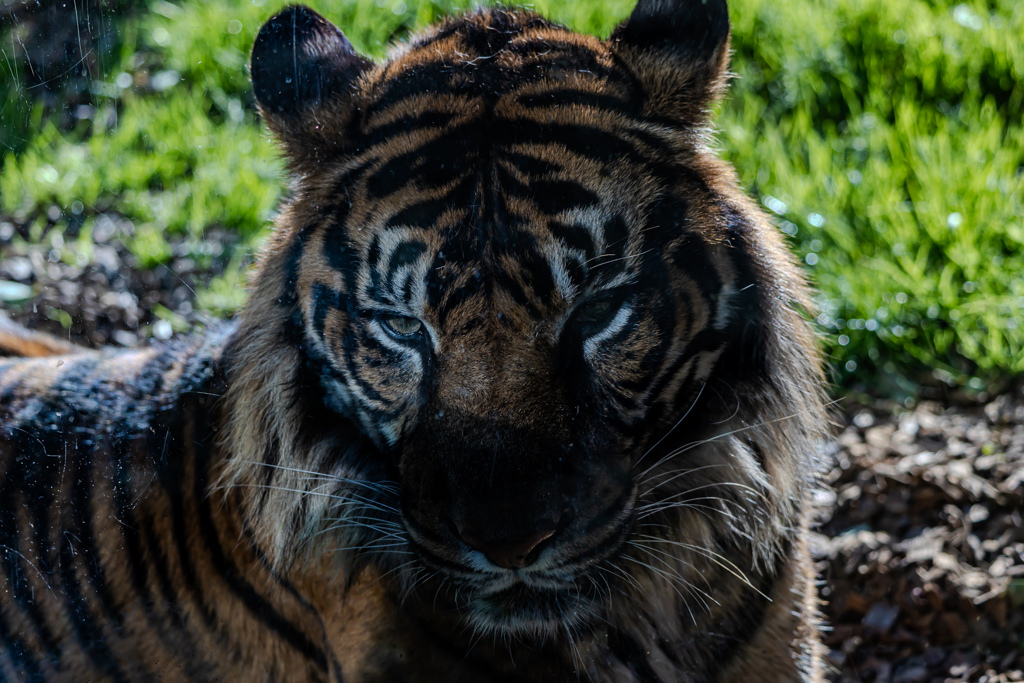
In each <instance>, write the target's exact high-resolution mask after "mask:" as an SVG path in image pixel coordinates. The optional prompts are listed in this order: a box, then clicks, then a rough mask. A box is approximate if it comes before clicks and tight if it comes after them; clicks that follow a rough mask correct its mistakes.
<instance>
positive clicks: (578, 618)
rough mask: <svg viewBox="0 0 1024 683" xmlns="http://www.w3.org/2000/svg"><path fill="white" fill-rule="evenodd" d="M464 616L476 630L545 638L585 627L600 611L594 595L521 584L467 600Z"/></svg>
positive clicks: (573, 632)
mask: <svg viewBox="0 0 1024 683" xmlns="http://www.w3.org/2000/svg"><path fill="white" fill-rule="evenodd" d="M466 607H467V608H468V609H466V611H465V619H466V621H467V622H468V624H469V626H470V627H471V628H473V629H474V630H475V631H476V632H477V633H481V634H485V635H486V634H489V635H492V636H495V637H499V638H515V639H519V640H527V641H540V642H544V641H548V640H552V639H557V638H559V637H564V636H566V635H567V634H576V633H578V632H579V631H580V630H581V629H585V628H587V627H588V626H589V625H590V623H591V622H592V621H593V620H594V619H595V618H596V617H597V615H598V613H599V611H600V602H599V598H598V596H597V595H592V594H588V593H587V592H585V591H580V590H578V589H577V588H576V587H574V588H572V589H552V588H536V587H532V586H528V585H525V584H522V583H517V584H515V585H512V586H509V587H506V588H503V589H501V590H498V591H494V592H489V593H487V594H479V595H476V596H473V597H471V598H470V599H469V601H468V605H467V606H466Z"/></svg>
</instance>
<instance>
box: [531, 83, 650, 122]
mask: <svg viewBox="0 0 1024 683" xmlns="http://www.w3.org/2000/svg"><path fill="white" fill-rule="evenodd" d="M516 100H517V101H518V102H519V104H520V105H522V106H523V107H524V108H525V109H538V108H542V107H555V108H558V107H591V108H594V109H600V110H602V111H610V112H615V113H616V114H623V115H627V116H632V115H634V114H636V112H637V102H636V100H627V99H622V98H621V97H617V96H615V95H609V94H607V93H601V92H593V91H590V90H578V89H573V88H563V89H559V90H548V91H547V92H542V93H535V94H530V95H520V96H519V97H517V98H516Z"/></svg>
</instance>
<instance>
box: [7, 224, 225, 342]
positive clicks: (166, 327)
mask: <svg viewBox="0 0 1024 683" xmlns="http://www.w3.org/2000/svg"><path fill="white" fill-rule="evenodd" d="M51 212H52V214H53V215H52V216H49V217H48V221H49V222H48V223H47V227H46V232H45V233H44V236H43V237H42V238H41V239H38V240H36V241H30V240H31V237H30V235H29V227H28V225H27V224H26V223H24V222H17V221H15V220H14V219H7V220H5V219H4V218H3V217H0V309H5V310H6V312H7V314H8V315H9V316H10V317H11V318H13V319H15V320H17V321H18V322H21V323H23V324H25V325H27V326H29V327H32V328H35V329H40V330H44V331H46V332H49V333H50V334H54V335H57V336H60V337H63V338H65V339H70V340H72V341H74V342H76V343H79V344H84V345H86V346H93V347H99V346H104V345H115V346H135V345H137V344H139V343H140V341H142V340H145V339H150V338H155V339H168V338H170V337H171V336H172V335H173V334H174V333H175V331H176V330H177V331H183V330H187V329H190V328H191V327H192V326H194V325H195V324H196V323H202V322H205V321H206V320H207V319H208V316H204V315H202V314H201V313H199V312H198V311H197V310H196V291H197V290H200V289H202V288H203V287H205V286H206V285H207V284H208V283H209V282H210V280H211V279H212V278H213V277H215V276H217V275H219V274H220V273H222V272H223V271H224V268H225V267H226V266H227V263H228V257H229V254H230V253H231V249H232V247H233V246H234V244H235V243H236V242H237V238H236V236H234V235H232V234H230V233H228V232H226V231H219V230H218V231H214V230H211V231H208V232H207V233H206V234H205V235H204V236H203V238H202V240H200V241H198V242H197V241H196V240H194V239H185V238H177V239H172V240H171V242H170V246H171V257H170V258H169V260H168V262H167V263H166V264H164V265H160V266H157V267H156V268H151V269H143V268H140V267H139V264H138V262H137V260H136V258H135V256H134V255H133V254H132V253H131V252H130V251H129V250H128V249H127V248H126V247H125V246H124V243H125V241H127V240H130V239H131V238H132V233H133V232H134V226H133V225H132V224H131V222H130V221H127V220H124V219H122V218H120V217H119V216H117V215H116V214H112V213H107V214H103V215H100V216H98V217H97V218H96V221H95V223H94V224H93V227H92V233H91V240H90V243H89V246H88V247H87V248H81V246H80V245H78V244H77V243H75V248H74V249H73V250H74V251H76V252H77V253H76V254H75V256H76V258H75V259H74V261H73V262H71V263H69V262H68V260H69V259H68V258H67V257H66V254H65V252H66V249H65V247H66V246H71V245H72V242H73V240H76V239H77V237H78V235H77V229H76V225H75V224H76V220H75V217H74V216H64V215H63V214H62V212H61V210H60V209H59V208H58V207H52V208H51ZM196 253H200V254H205V257H204V260H205V262H204V263H198V262H197V261H196V259H195V256H194V255H195V254H196ZM29 288H31V291H32V293H33V295H32V297H31V299H30V300H26V301H20V300H14V301H12V300H11V299H10V298H7V297H10V296H12V295H11V294H10V292H15V294H17V293H18V292H20V291H22V290H24V291H28V290H29ZM5 294H7V297H5Z"/></svg>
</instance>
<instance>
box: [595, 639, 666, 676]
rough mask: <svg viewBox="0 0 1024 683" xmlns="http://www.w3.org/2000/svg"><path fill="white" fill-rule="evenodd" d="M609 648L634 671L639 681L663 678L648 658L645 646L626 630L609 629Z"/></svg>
mask: <svg viewBox="0 0 1024 683" xmlns="http://www.w3.org/2000/svg"><path fill="white" fill-rule="evenodd" d="M608 649H609V650H611V652H612V654H613V655H615V657H616V658H618V660H619V661H620V662H622V663H623V664H624V665H625V666H626V667H627V668H628V669H629V670H630V671H632V672H633V674H634V675H635V676H636V680H637V681H638V683H661V678H659V677H658V674H657V673H656V672H655V671H654V668H653V667H652V666H651V663H650V662H649V661H648V660H647V652H646V651H645V650H644V647H643V646H642V645H641V644H640V643H639V642H637V641H636V639H634V638H633V637H632V636H631V635H629V634H628V633H626V632H625V631H621V630H619V629H611V630H609V631H608Z"/></svg>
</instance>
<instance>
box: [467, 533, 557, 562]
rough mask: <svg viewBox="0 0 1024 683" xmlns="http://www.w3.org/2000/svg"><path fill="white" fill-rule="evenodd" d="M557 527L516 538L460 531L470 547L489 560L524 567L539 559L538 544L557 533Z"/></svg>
mask: <svg viewBox="0 0 1024 683" xmlns="http://www.w3.org/2000/svg"><path fill="white" fill-rule="evenodd" d="M555 531H557V529H544V530H542V531H538V532H537V533H535V534H531V535H530V536H527V537H526V538H521V539H516V540H508V539H501V540H494V541H492V540H486V541H485V540H484V539H483V538H481V536H480V534H479V532H473V531H463V532H460V533H459V536H461V537H462V540H463V541H465V542H466V545H468V546H469V547H470V548H473V549H474V550H479V551H480V552H482V553H483V554H484V555H485V556H486V557H487V559H488V560H490V561H491V562H493V563H494V564H496V565H498V566H499V567H501V568H503V569H522V568H523V567H525V566H527V565H528V564H531V563H532V562H533V561H534V560H535V559H537V553H536V552H534V551H535V550H537V548H538V546H540V544H542V543H543V542H544V541H546V540H548V539H549V538H551V537H552V536H554V535H555Z"/></svg>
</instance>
